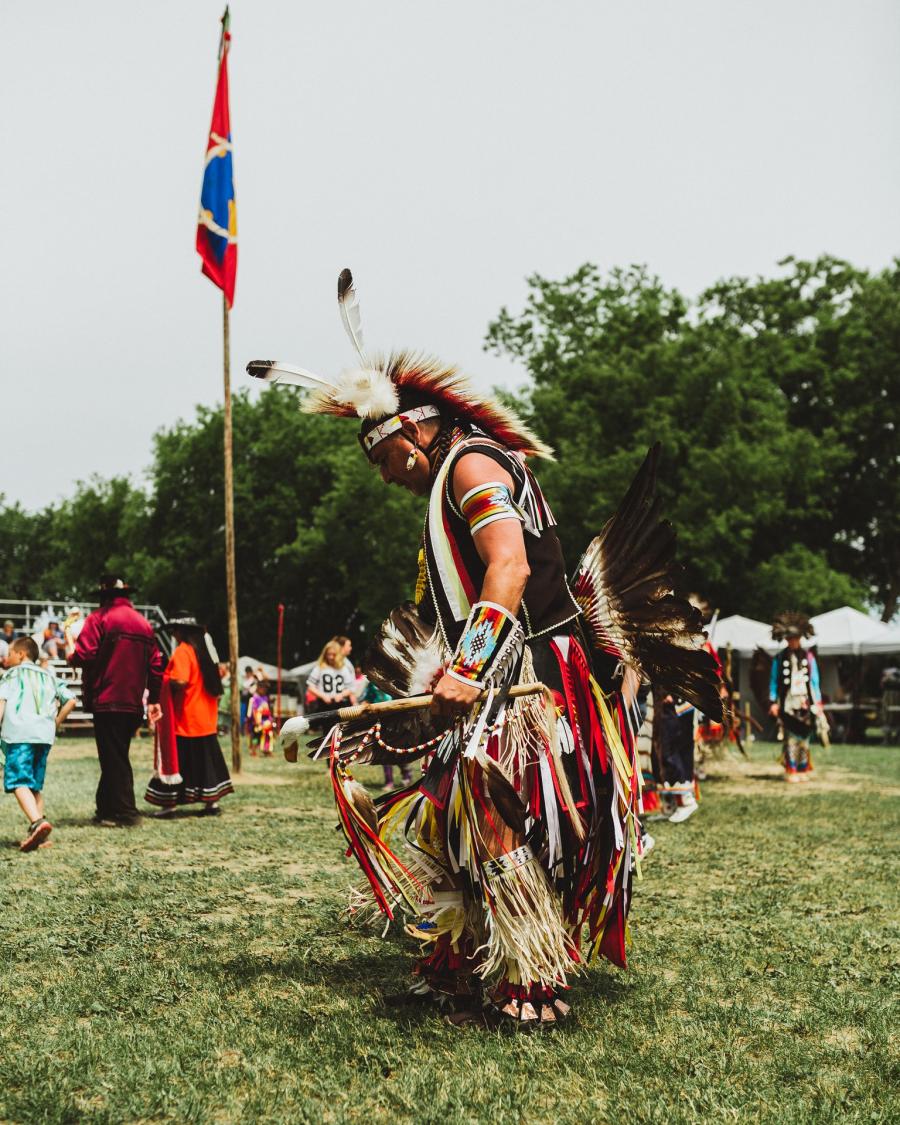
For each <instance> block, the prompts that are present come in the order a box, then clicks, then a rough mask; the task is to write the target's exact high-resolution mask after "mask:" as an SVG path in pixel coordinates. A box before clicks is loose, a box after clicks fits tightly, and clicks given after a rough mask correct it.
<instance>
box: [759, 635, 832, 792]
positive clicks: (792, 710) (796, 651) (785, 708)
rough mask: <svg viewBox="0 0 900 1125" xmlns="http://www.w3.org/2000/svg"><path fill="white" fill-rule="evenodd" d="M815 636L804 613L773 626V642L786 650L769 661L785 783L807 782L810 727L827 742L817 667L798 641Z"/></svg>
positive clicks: (772, 710) (772, 711) (771, 710)
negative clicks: (770, 662)
mask: <svg viewBox="0 0 900 1125" xmlns="http://www.w3.org/2000/svg"><path fill="white" fill-rule="evenodd" d="M814 635H815V629H814V628H813V626H812V622H811V621H810V620H809V618H808V617H807V616H806V615H805V614H803V613H782V614H781V615H780V616H779V617H776V618H775V621H774V622H773V623H772V639H773V640H775V641H782V640H783V641H785V642H786V644H785V647H784V648H783V649H782V650H781V652H779V653H778V654H777V656H776V657H775V659H774V660H773V661H772V671H771V674H770V678H769V714H770V715H774V716H775V718H777V719H778V721H779V723H780V726H781V733H782V738H783V743H784V745H783V747H782V752H781V753H782V761H783V763H784V774H785V780H786V781H792V782H797V781H808V780H809V775H810V774H811V773H812V769H813V764H812V756H811V755H810V752H809V740H810V736H811V735H812V732H813V727H814V726H817V727H818V729H819V731H820V736H821V737H823V740H827V737H828V736H827V730H828V727H827V720H826V718H825V712H824V710H823V708H822V692H821V690H820V688H819V666H818V664H817V663H816V658H815V656H814V655H813V654H812V653H811V652H809V651H808V650H806V649H804V648H803V647H802V646H801V643H800V642H801V640H802V639H803V638H805V637H812V636H814Z"/></svg>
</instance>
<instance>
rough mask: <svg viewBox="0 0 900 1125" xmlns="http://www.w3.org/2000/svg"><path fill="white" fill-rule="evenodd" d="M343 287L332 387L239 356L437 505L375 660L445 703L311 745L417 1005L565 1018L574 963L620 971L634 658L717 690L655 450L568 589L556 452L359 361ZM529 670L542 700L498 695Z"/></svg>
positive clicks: (483, 1017) (378, 680)
mask: <svg viewBox="0 0 900 1125" xmlns="http://www.w3.org/2000/svg"><path fill="white" fill-rule="evenodd" d="M338 299H339V302H340V308H341V314H342V318H343V320H344V324H345V327H346V328H347V330H348V332H349V334H350V337H351V340H352V341H353V344H354V346H355V348H356V350H357V352H358V354H359V358H360V362H361V366H360V368H359V369H357V370H355V371H352V372H350V373H348V374H346V375H344V376H342V377H341V378H339V379H336V380H328V379H324V378H322V377H320V376H318V375H314V374H312V373H310V372H306V371H303V370H302V369H298V368H295V367H289V366H287V365H285V364H281V363H278V362H271V361H263V362H258V363H251V364H250V365H249V367H248V370H249V372H250V374H252V375H255V376H256V377H259V378H263V379H266V380H268V381H270V382H276V383H277V382H287V383H293V384H296V385H299V386H301V387H304V388H306V389H308V390H311V391H312V392H313V393H312V395H311V396H310V397H309V398H308V399H307V400H306V402H305V409H306V410H307V411H310V412H312V413H324V414H336V415H343V416H347V417H359V418H361V419H362V428H361V431H360V434H359V441H360V444H361V445H362V448H363V451H364V452H365V454H366V456H367V457H368V459H369V460H370V461H371V463H372V464H373V465H374V466H376V467H377V468H378V469H379V470H380V472H381V476H382V478H383V479H384V481H385V482H386V483H395V484H399V485H402V486H403V487H405V488H407V489H409V490H410V491H411V492H413V493H414V494H416V495H420V496H427V497H428V498H429V499H428V509H427V515H426V519H425V528H424V534H423V541H422V550H421V552H420V555H419V575H418V582H417V584H416V604H415V605H412V604H409V603H407V604H405V605H403V606H399V607H398V608H397V609H395V610H394V611H393V612H392V613H391V615H390V617H389V618H388V620H387V621H386V622H385V624H384V626H383V627H382V632H381V635H380V637H379V639H378V640H377V641H376V642H375V644H374V645H373V647H372V649H370V652H369V653H368V654H367V658H366V661H365V665H364V671H365V674H366V675H367V677H368V678H369V679H370V680H371V681H372V682H373V683H375V684H376V685H377V686H378V687H379V688H381V689H382V690H383V691H386V692H387V693H388V694H390V695H391V696H393V697H394V698H395V699H396V698H398V697H403V696H407V695H411V694H412V695H414V694H418V693H421V692H423V691H427V690H428V689H429V688H430V687H432V685H433V693H434V702H433V705H432V708H433V712H434V714H433V715H428V713H423V712H406V713H404V714H403V715H402V716H398V717H396V718H395V719H394V720H393V721H392V722H390V721H388V720H385V721H382V722H373V719H372V717H371V716H370V717H367V716H366V715H365V714H363V715H362V717H360V718H359V719H357V720H355V721H353V722H350V723H346V724H344V725H343V727H342V726H340V725H339V726H336V727H335V728H334V729H333V730H332V731H331V732H330V733H329V734H328V736H327V737H326V738H325V740H324V741H323V742H322V744H321V748H320V749H321V751H322V752H323V753H327V754H328V756H329V759H330V768H331V776H332V782H333V786H334V792H335V799H336V803H337V807H338V813H339V817H340V821H341V826H342V828H343V830H344V833H345V836H346V838H347V842H348V845H349V850H350V851H351V852H352V853H353V855H354V856H355V858H356V859H357V860H358V862H359V864H360V866H361V867H362V870H363V872H364V873H365V875H366V880H367V882H366V885H365V888H364V893H361V894H359V896H358V899H357V902H356V904H355V911H356V912H357V914H359V913H362V914H365V912H366V910H367V909H370V908H371V909H378V910H380V911H382V912H383V913H385V914H387V915H388V916H389V917H391V918H393V916H394V912H395V910H396V909H397V908H398V907H400V908H401V909H402V910H403V911H404V912H406V913H407V914H408V915H412V921H411V922H410V924H409V925H407V927H406V929H407V933H409V934H410V935H411V936H412V937H414V938H415V939H417V940H418V941H419V942H421V944H422V956H421V957H420V959H419V960H418V962H417V964H416V967H415V970H414V971H415V973H416V975H417V976H418V978H419V980H418V983H417V985H415V986H414V988H413V990H412V992H411V994H410V996H411V997H413V998H421V999H435V1000H439V1001H443V1003H444V1005H446V1006H448V1007H450V1008H451V1009H454V1011H453V1014H452V1015H450V1016H449V1017H448V1018H449V1019H450V1020H451V1021H452V1022H454V1023H459V1024H461V1023H465V1022H477V1023H482V1024H486V1023H493V1022H495V1021H498V1020H504V1019H505V1020H508V1021H512V1022H514V1023H515V1024H516V1025H517V1026H525V1027H534V1026H543V1025H548V1024H554V1023H556V1022H557V1020H559V1019H560V1018H562V1017H564V1016H565V1015H566V1014H567V1013H568V1011H569V1007H568V1005H567V1004H566V1003H565V1002H564V1001H563V1000H562V992H563V990H564V989H565V988H566V987H567V983H568V979H569V975H570V974H571V973H575V972H578V971H579V970H580V968H581V967H582V966H583V965H584V964H585V963H586V962H589V961H590V960H592V959H593V958H594V957H596V956H597V955H603V956H606V957H607V958H609V959H610V960H611V961H613V962H614V963H615V964H617V965H620V966H623V967H624V965H625V943H626V917H627V913H628V907H629V900H630V894H631V867H632V862H631V861H632V856H633V855H634V854H635V853H636V852H637V849H638V847H639V845H638V839H639V836H640V828H639V825H638V820H637V817H638V812H639V809H640V779H639V771H638V769H637V766H636V761H635V752H634V736H633V729H634V726H633V724H632V715H631V713H632V711H633V705H634V693H635V690H636V688H637V685H638V682H639V673H638V671H637V669H638V668H643V670H644V671H645V672H646V674H647V675H648V676H649V677H651V678H652V679H653V680H654V681H660V682H664V683H666V684H667V686H669V687H670V688H671V689H672V690H678V691H680V692H681V693H683V694H685V695H688V696H690V697H692V698H694V699H696V700H697V701H698V703H700V704H701V705H702V706H703V707H704V709H706V710H709V711H710V712H711V713H714V712H715V708H716V705H717V701H718V694H717V692H716V688H715V676H714V672H713V670H712V668H711V665H710V661H709V656H708V654H707V653H705V652H703V651H702V649H701V648H700V645H701V643H702V639H703V634H702V632H701V630H700V622H699V616H698V615H697V613H696V611H695V610H694V609H693V608H692V607H691V606H690V605H689V604H688V603H687V602H685V601H682V600H680V599H677V598H675V597H674V596H673V593H672V587H671V578H670V575H669V570H670V564H671V561H672V555H673V550H674V535H673V533H672V530H671V528H670V527H669V525H668V524H665V523H662V522H660V520H659V509H658V505H657V503H656V501H655V500H654V499H653V496H652V487H653V476H654V470H655V465H656V460H657V456H658V449H654V450H653V451H651V453H650V455H649V456H648V458H647V460H646V461H645V464H644V466H643V468H642V470H641V472H640V473H639V475H638V478H637V479H636V480H635V482H634V484H633V485H632V487H631V489H630V490H629V492H628V494H627V496H626V498H625V500H624V501H623V503H622V506H621V508H620V510H619V512H618V513H617V515H616V516H615V517H614V518H613V519H612V520H611V521H610V522H609V523H608V524H607V526H606V527H605V528H604V530H603V532H602V533H601V535H600V536H598V537H597V538H596V539H595V540H594V541H593V542H592V543H591V545H590V547H589V548H588V551H587V553H586V555H585V557H584V559H583V560H582V562H581V565H580V567H579V569H578V572H577V575H576V577H575V580H574V583H573V585H572V586H571V587H570V586H569V584H568V582H567V580H566V572H565V564H564V561H563V556H562V550H561V547H560V542H559V539H558V536H557V531H556V521H555V519H554V517H553V514H552V512H551V510H550V508H549V506H548V504H547V501H546V500H545V498H544V495H543V493H542V491H541V488H540V486H539V485H538V482H537V480H536V479H535V477H534V476H533V475H532V472H531V470H530V469H529V467H528V465H527V460H526V459H527V458H529V457H551V456H552V453H551V450H550V449H548V448H547V446H545V445H544V444H543V442H541V441H540V440H539V439H538V438H537V437H536V436H535V435H534V434H533V433H531V432H530V431H529V429H528V428H527V427H526V426H525V425H524V424H523V423H522V422H521V421H520V420H519V419H518V418H517V417H516V416H515V415H514V414H512V413H511V412H509V411H508V410H506V409H504V408H503V407H502V406H501V405H500V404H499V403H497V402H495V401H493V400H491V399H485V398H480V397H479V396H477V395H476V393H475V392H474V391H473V389H472V388H471V386H470V385H469V384H468V383H467V382H466V381H465V380H464V379H463V378H462V377H461V376H460V375H459V374H458V373H457V372H456V371H455V370H454V369H453V368H450V367H444V366H442V365H441V364H439V363H438V362H436V361H434V360H430V359H426V358H423V357H421V356H416V355H412V354H409V353H401V354H397V355H394V356H391V357H389V358H386V359H385V358H381V357H376V356H371V355H368V354H367V353H366V351H365V348H364V345H363V341H362V332H361V326H360V319H359V310H358V304H357V302H356V295H355V291H354V288H353V282H352V278H351V276H350V272H349V270H345V271H344V272H343V273H342V274H341V277H340V280H339V282H338ZM535 681H540V682H542V683H543V684H544V685H546V690H545V691H544V692H543V693H542V694H536V695H529V696H523V697H519V698H515V699H512V698H509V697H508V695H507V693H508V691H509V689H510V688H511V687H512V686H513V685H516V684H519V683H528V682H535ZM482 692H485V693H486V697H485V698H484V700H483V701H480V700H482ZM410 715H412V716H413V717H412V718H410V717H409V716H410ZM448 723H449V726H448ZM414 759H418V760H421V762H422V776H421V779H420V782H419V784H418V785H415V784H414V785H411V786H409V787H406V788H404V789H402V790H399V791H395V792H394V793H391V794H386V795H384V796H382V797H380V798H379V799H378V800H377V802H375V803H373V802H372V800H371V799H370V798H369V796H368V794H367V793H366V791H365V790H364V789H363V788H362V786H360V785H359V783H358V782H356V781H355V780H354V779H353V778H352V775H351V773H350V770H349V766H350V765H351V763H352V762H360V763H368V762H372V763H378V764H384V763H388V762H391V763H399V762H410V761H412V760H414ZM585 931H586V938H585ZM483 984H485V985H486V986H487V987H486V988H485V989H484V991H482V985H483Z"/></svg>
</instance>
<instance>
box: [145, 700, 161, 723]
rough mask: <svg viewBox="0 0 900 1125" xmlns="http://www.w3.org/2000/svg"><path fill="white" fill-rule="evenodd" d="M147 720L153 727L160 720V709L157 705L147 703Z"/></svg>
mask: <svg viewBox="0 0 900 1125" xmlns="http://www.w3.org/2000/svg"><path fill="white" fill-rule="evenodd" d="M147 718H148V719H149V721H150V722H151V723H153V725H154V726H155V725H156V724H157V723H158V722H159V720H160V719H161V718H162V707H160V705H159V704H158V703H148V704H147Z"/></svg>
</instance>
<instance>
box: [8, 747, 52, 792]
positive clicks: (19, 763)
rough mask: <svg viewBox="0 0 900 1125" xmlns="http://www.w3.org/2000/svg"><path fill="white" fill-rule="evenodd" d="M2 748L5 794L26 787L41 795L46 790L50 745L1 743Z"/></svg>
mask: <svg viewBox="0 0 900 1125" xmlns="http://www.w3.org/2000/svg"><path fill="white" fill-rule="evenodd" d="M0 748H2V750H3V754H4V757H5V761H4V763H3V792H4V793H12V791H13V790H14V789H18V788H19V787H20V786H25V788H27V789H31V790H33V791H34V792H35V793H40V791H41V790H42V789H43V788H44V775H45V774H46V772H47V756H48V755H49V753H50V745H49V743H47V742H0Z"/></svg>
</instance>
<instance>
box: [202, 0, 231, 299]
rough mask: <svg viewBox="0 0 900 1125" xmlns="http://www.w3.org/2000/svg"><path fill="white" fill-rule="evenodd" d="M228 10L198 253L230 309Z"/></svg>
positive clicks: (203, 190)
mask: <svg viewBox="0 0 900 1125" xmlns="http://www.w3.org/2000/svg"><path fill="white" fill-rule="evenodd" d="M228 23H229V19H228V9H227V8H226V9H225V15H224V16H223V17H222V45H221V48H220V51H219V80H218V83H217V84H216V100H215V102H214V103H213V113H212V124H211V125H210V127H209V140H208V141H207V144H206V164H205V167H204V169H203V188H202V190H201V192H200V216H199V219H198V221H197V253H198V254H199V255H200V257H201V258H202V259H203V272H204V273H205V274H206V276H207V277H208V278H209V279H210V281H211V282H212V283H213V284H214V285H218V287H219V288H220V289H221V290H222V292H223V293H224V294H225V299H226V300H227V301H228V307H229V308H231V306H232V305H233V304H234V282H235V278H236V276H237V210H236V207H235V201H234V168H233V165H232V159H231V155H232V154H231V115H230V113H229V109H228V50H229V46H230V44H231V33H230V32H229V30H228Z"/></svg>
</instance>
